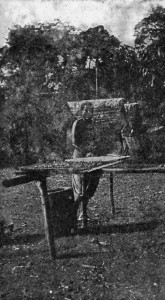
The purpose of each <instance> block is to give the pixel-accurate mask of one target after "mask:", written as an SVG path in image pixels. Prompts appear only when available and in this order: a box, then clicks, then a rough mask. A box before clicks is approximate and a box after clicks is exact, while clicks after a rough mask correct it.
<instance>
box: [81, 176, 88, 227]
mask: <svg viewBox="0 0 165 300" xmlns="http://www.w3.org/2000/svg"><path fill="white" fill-rule="evenodd" d="M81 186H82V191H81V195H82V210H83V216H82V223H83V224H82V226H83V228H84V229H86V228H87V225H88V224H87V223H88V220H87V204H86V199H85V197H84V195H85V182H84V174H81Z"/></svg>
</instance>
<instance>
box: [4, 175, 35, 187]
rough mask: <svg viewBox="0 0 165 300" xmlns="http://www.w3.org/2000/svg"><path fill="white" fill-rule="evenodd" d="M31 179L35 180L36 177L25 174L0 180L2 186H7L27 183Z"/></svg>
mask: <svg viewBox="0 0 165 300" xmlns="http://www.w3.org/2000/svg"><path fill="white" fill-rule="evenodd" d="M33 180H36V179H35V178H33V177H28V176H26V175H25V176H19V177H15V178H10V179H5V180H3V181H2V184H3V186H4V187H6V188H8V187H12V186H16V185H19V184H24V183H28V182H31V181H33Z"/></svg>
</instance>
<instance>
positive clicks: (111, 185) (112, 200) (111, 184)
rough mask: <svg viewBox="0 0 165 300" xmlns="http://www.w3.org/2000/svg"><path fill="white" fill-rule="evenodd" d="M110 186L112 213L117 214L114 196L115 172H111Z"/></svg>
mask: <svg viewBox="0 0 165 300" xmlns="http://www.w3.org/2000/svg"><path fill="white" fill-rule="evenodd" d="M109 180H110V188H109V196H110V201H111V205H112V213H113V215H114V214H115V202H114V197H113V172H111V173H110V178H109Z"/></svg>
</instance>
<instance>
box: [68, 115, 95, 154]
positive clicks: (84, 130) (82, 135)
mask: <svg viewBox="0 0 165 300" xmlns="http://www.w3.org/2000/svg"><path fill="white" fill-rule="evenodd" d="M72 143H73V146H74V147H75V150H77V152H76V153H75V154H74V156H76V157H86V155H87V154H88V153H89V152H92V153H93V152H94V124H93V122H92V121H91V120H84V119H83V118H81V119H78V120H76V121H75V122H74V124H73V127H72ZM76 157H75V158H76Z"/></svg>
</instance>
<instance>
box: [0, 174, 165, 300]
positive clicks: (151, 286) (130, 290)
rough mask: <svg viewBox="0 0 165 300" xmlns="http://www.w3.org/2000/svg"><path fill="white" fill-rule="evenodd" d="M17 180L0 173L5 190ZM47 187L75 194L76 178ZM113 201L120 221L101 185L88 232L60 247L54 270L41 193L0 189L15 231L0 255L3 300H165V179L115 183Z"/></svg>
mask: <svg viewBox="0 0 165 300" xmlns="http://www.w3.org/2000/svg"><path fill="white" fill-rule="evenodd" d="M13 172H14V170H12V169H3V170H1V171H0V177H1V182H2V180H3V178H10V177H11V176H12V175H13V174H14V173H13ZM48 183H49V187H50V188H56V187H61V186H69V185H70V178H69V177H67V176H66V177H64V176H55V177H53V178H49V180H48ZM114 197H115V203H116V215H115V216H113V215H112V213H111V204H110V201H109V184H108V179H107V178H105V177H102V178H101V180H100V184H99V187H98V189H97V192H96V194H95V196H94V197H93V198H92V199H91V201H90V204H89V215H90V216H91V217H92V219H93V221H92V222H91V223H90V224H89V228H90V231H89V232H88V233H86V234H79V235H75V236H70V237H61V238H58V239H56V241H55V244H56V249H57V259H56V261H54V262H52V261H51V260H50V258H49V252H48V247H47V242H46V240H45V236H44V227H43V215H42V210H41V204H40V196H39V192H38V190H37V187H36V185H35V184H34V183H29V184H26V185H21V186H17V187H13V188H8V189H6V188H4V187H3V186H2V185H1V201H2V203H3V205H4V207H5V208H6V210H7V211H8V212H10V214H11V216H12V218H13V220H14V226H15V230H14V234H13V238H12V239H8V240H6V242H5V244H4V245H3V246H2V247H1V248H0V270H1V271H0V299H10V300H11V299H12V300H14V299H41V300H42V299H57V300H58V299H60V300H61V299H65V300H69V299H74V300H77V299H79V300H80V299H82V300H87V299H90V300H92V299H93V300H94V299H98V300H100V299H104V300H106V299H107V300H134V299H136V300H142V299H144V300H164V299H165V223H164V220H165V201H164V199H165V178H164V175H163V174H153V175H151V174H148V175H144V174H143V175H142V174H141V175H116V176H115V182H114Z"/></svg>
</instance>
